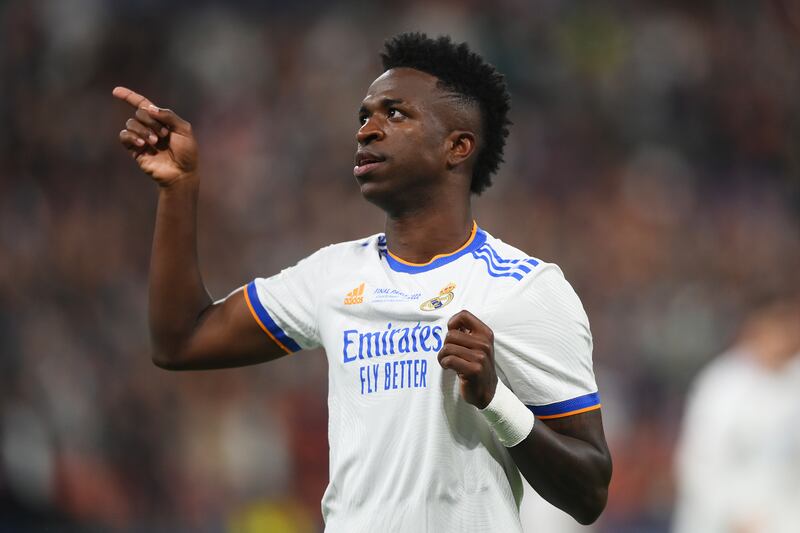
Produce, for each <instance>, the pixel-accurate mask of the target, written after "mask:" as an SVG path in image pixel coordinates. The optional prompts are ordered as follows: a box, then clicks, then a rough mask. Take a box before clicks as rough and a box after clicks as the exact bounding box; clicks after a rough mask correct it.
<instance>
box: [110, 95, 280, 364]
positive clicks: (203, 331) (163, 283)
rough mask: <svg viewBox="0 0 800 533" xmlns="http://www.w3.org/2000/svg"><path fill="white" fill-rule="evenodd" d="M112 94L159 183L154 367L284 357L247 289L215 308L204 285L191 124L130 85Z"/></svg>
mask: <svg viewBox="0 0 800 533" xmlns="http://www.w3.org/2000/svg"><path fill="white" fill-rule="evenodd" d="M113 95H114V96H115V97H116V98H118V99H120V100H122V101H124V102H127V103H128V104H129V105H130V106H131V107H132V108H133V109H135V112H134V114H133V116H132V117H131V118H129V119H128V121H127V122H126V123H125V129H123V130H122V131H121V132H120V133H119V140H120V142H121V143H122V145H123V146H124V147H125V148H126V149H127V150H128V151H129V152H130V154H131V156H132V157H133V158H134V159H135V160H136V163H138V165H139V168H141V169H142V171H144V172H145V173H146V174H148V175H149V176H150V177H151V178H152V179H153V180H154V181H155V182H156V184H157V185H158V209H157V212H156V224H155V234H154V236H153V250H152V256H151V259H150V279H149V285H150V289H149V297H150V304H149V322H150V336H151V342H152V350H153V351H152V356H153V362H154V363H155V364H156V365H158V366H160V367H162V368H167V369H171V370H191V369H209V368H226V367H232V366H243V365H248V364H254V363H260V362H263V361H269V360H271V359H275V358H277V357H280V356H282V355H285V353H286V352H284V351H283V350H282V349H281V348H280V347H279V346H278V345H277V344H275V343H274V342H272V341H271V340H270V338H269V337H268V336H267V335H265V334H264V332H263V331H261V329H260V326H259V325H258V323H257V322H256V321H255V320H254V319H253V317H252V316H251V315H250V309H249V308H248V305H247V303H246V300H245V296H244V292H243V291H241V290H240V291H237V292H235V293H234V294H232V295H231V296H230V297H228V298H226V299H225V300H222V301H220V302H217V303H215V302H214V301H213V300H212V298H211V296H210V295H209V294H208V291H207V290H206V288H205V285H204V284H203V278H202V275H201V274H200V267H199V264H198V258H197V198H198V192H199V188H200V179H199V177H198V173H197V170H198V169H197V167H198V157H197V152H198V150H197V143H196V141H195V138H194V135H193V133H192V127H191V125H190V124H189V123H188V122H186V121H185V120H183V119H182V118H180V117H179V116H178V115H176V114H175V113H174V112H173V111H171V110H169V109H162V108H159V107H157V106H155V105H154V104H153V103H152V102H151V101H150V100H148V99H147V98H145V97H144V96H142V95H140V94H137V93H135V92H133V91H131V90H130V89H127V88H125V87H116V88H115V89H114V91H113Z"/></svg>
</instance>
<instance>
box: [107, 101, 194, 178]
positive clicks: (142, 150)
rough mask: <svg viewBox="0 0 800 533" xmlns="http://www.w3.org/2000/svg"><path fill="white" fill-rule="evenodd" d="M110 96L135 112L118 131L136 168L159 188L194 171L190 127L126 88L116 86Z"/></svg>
mask: <svg viewBox="0 0 800 533" xmlns="http://www.w3.org/2000/svg"><path fill="white" fill-rule="evenodd" d="M112 94H113V95H114V96H115V97H116V98H119V99H120V100H124V101H125V102H127V103H128V104H130V105H131V106H133V108H134V109H136V112H135V113H134V114H133V116H132V117H131V118H129V119H128V121H127V122H125V129H124V130H122V131H120V132H119V141H120V142H121V143H122V146H124V147H125V148H127V149H128V151H129V152H130V153H131V155H132V157H133V158H134V159H135V160H136V162H137V163H138V164H139V168H141V169H142V170H143V171H144V172H145V173H147V174H148V175H150V176H151V177H152V178H153V179H154V180H155V181H156V183H158V184H159V185H160V186H162V187H168V186H170V185H172V184H173V183H176V182H177V181H179V180H181V179H183V178H185V177H187V176H191V175H193V173H194V172H195V170H197V142H196V141H195V139H194V135H193V134H192V126H191V124H189V123H188V122H186V121H185V120H183V119H182V118H180V117H179V116H178V115H176V114H175V113H174V112H173V111H171V110H169V109H162V108H160V107H156V106H155V105H154V104H153V102H151V101H150V100H148V99H147V98H145V97H144V96H142V95H140V94H137V93H135V92H133V91H131V90H130V89H127V88H125V87H115V88H114V91H113V93H112Z"/></svg>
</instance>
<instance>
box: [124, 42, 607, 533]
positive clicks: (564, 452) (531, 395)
mask: <svg viewBox="0 0 800 533" xmlns="http://www.w3.org/2000/svg"><path fill="white" fill-rule="evenodd" d="M382 58H383V63H384V68H385V72H384V73H383V74H382V75H381V76H380V77H378V78H377V79H376V80H375V81H374V82H373V83H372V85H371V86H370V87H369V89H368V90H367V95H366V97H365V98H364V100H363V102H362V104H361V109H360V111H359V115H358V116H359V122H360V128H359V130H358V132H357V134H356V140H357V152H356V157H355V163H356V166H355V169H354V174H355V177H356V180H357V182H358V184H359V186H360V187H361V193H362V194H363V196H364V197H365V198H366V199H367V200H369V201H370V202H373V203H375V204H376V205H378V206H379V207H381V208H382V209H383V210H384V211H385V212H386V227H385V233H384V234H378V235H373V236H372V237H368V238H366V239H361V240H357V241H353V242H346V243H341V244H335V245H331V246H328V247H327V248H323V249H321V250H319V251H317V252H316V253H314V254H312V255H311V256H309V257H308V258H306V259H304V260H303V261H301V262H300V263H298V264H297V265H296V266H294V267H292V268H289V269H286V270H284V271H283V272H281V273H280V274H278V275H277V276H274V277H272V278H269V279H256V280H255V281H253V282H251V283H249V284H248V285H246V286H245V287H243V288H242V289H241V290H239V291H237V292H235V293H233V294H232V295H230V296H229V297H228V298H226V299H225V300H222V301H218V302H214V301H213V300H212V299H211V297H210V296H209V295H208V293H207V292H206V290H205V288H204V286H203V281H202V277H201V275H200V270H199V267H198V260H197V250H196V240H197V238H196V223H195V221H196V217H197V195H198V187H199V174H198V169H197V146H196V143H195V140H194V137H193V136H192V131H191V127H190V125H189V123H187V122H186V121H184V120H183V119H181V118H179V117H178V116H177V115H176V114H175V113H174V112H172V111H170V110H168V109H161V108H158V107H155V106H154V105H153V104H152V103H151V102H150V101H149V100H148V99H146V98H145V97H143V96H140V95H138V94H136V93H134V92H132V91H130V90H129V89H125V88H122V87H117V88H116V89H114V96H116V97H117V98H120V99H122V100H125V101H126V102H128V103H129V104H131V105H132V106H133V107H134V108H136V112H135V114H134V116H133V118H131V119H129V120H128V122H127V123H126V127H125V129H124V130H123V131H122V132H120V141H121V142H122V144H123V145H124V146H125V147H126V148H127V149H128V150H129V151H130V152H131V154H132V155H133V157H134V158H135V160H136V162H137V163H138V164H139V166H140V168H141V169H142V170H143V171H144V172H146V173H147V174H149V175H150V176H151V177H152V178H153V179H154V180H155V181H156V182H157V183H158V185H159V202H158V212H157V220H156V228H155V236H154V242H153V256H152V262H151V270H150V328H151V333H152V340H153V350H154V351H153V360H154V362H155V363H156V364H157V365H159V366H161V367H163V368H167V369H174V370H178V369H200V368H206V369H207V368H221V367H231V366H239V365H248V364H254V363H260V362H263V361H270V360H272V359H275V358H278V357H281V356H283V355H285V354H287V353H292V352H295V351H297V350H301V349H307V348H313V347H317V346H324V347H325V351H326V353H327V357H328V365H329V382H330V387H329V401H328V404H329V408H330V413H329V416H330V430H329V440H330V483H329V485H328V488H327V490H326V492H325V496H324V498H323V502H322V507H323V515H324V517H325V522H326V530H327V531H334V532H335V531H347V532H359V531H413V532H418V531H432V532H442V531H458V532H465V531H502V532H512V531H519V530H520V522H519V516H518V506H519V502H520V499H521V497H522V485H521V479H520V477H519V473H520V472H522V474H523V475H524V476H525V478H526V479H527V480H528V481H529V482H530V484H531V485H532V486H533V487H534V488H535V489H536V490H537V491H538V492H539V493H540V494H541V495H542V496H543V497H545V498H546V499H547V500H548V501H550V502H551V503H553V504H554V505H556V506H558V507H560V508H561V509H563V510H565V511H566V512H568V513H569V514H571V515H572V516H573V517H575V519H576V520H578V521H579V522H581V523H591V522H593V521H594V520H595V519H596V518H597V517H598V516H599V514H600V513H601V511H602V510H603V508H604V507H605V503H606V497H607V488H608V484H609V480H610V477H611V460H610V456H609V453H608V449H607V447H606V443H605V438H604V435H603V427H602V421H601V416H600V403H599V397H598V395H597V387H596V385H595V380H594V374H593V370H592V361H591V350H592V339H591V333H590V331H589V325H588V320H587V318H586V314H585V313H584V310H583V307H582V306H581V303H580V301H579V299H578V297H577V296H576V295H575V293H574V291H573V290H572V287H571V286H570V285H569V284H568V283H567V282H566V281H565V280H564V277H563V275H562V274H561V271H560V270H559V269H558V267H557V266H555V265H553V264H548V263H545V262H542V261H539V260H537V259H533V258H531V257H528V256H527V255H526V254H524V253H522V252H520V251H519V250H517V249H515V248H513V247H511V246H509V245H507V244H505V243H503V242H502V241H499V240H497V239H495V238H494V237H492V236H491V235H489V234H488V233H486V232H485V231H483V230H482V229H480V228H479V227H478V226H477V224H475V223H474V222H473V219H472V215H471V210H470V201H471V195H472V193H476V194H477V193H480V192H481V191H483V190H484V189H485V188H486V187H487V186H488V185H489V184H490V176H491V174H492V173H493V172H494V171H495V170H496V169H497V167H498V165H499V163H500V162H501V161H502V152H503V146H504V144H505V137H506V136H507V134H508V129H507V126H508V124H509V121H508V119H507V113H508V110H509V104H508V101H509V98H508V94H507V92H506V88H505V83H504V81H503V78H502V76H501V75H500V74H498V73H497V72H496V71H495V69H494V68H493V67H492V66H490V65H488V64H486V63H485V62H484V60H483V59H482V58H481V57H479V56H477V55H476V54H474V53H472V52H470V51H469V50H468V48H467V47H466V45H464V44H461V45H455V44H453V43H452V42H451V41H450V40H449V39H448V38H439V39H436V40H433V39H428V38H427V37H426V36H425V35H420V34H402V35H399V36H397V37H395V38H393V39H392V40H390V41H388V42H387V44H386V48H385V51H384V53H383V54H382ZM534 415H536V417H538V418H539V420H535V416H534Z"/></svg>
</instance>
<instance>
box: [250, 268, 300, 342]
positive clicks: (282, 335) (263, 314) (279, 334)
mask: <svg viewBox="0 0 800 533" xmlns="http://www.w3.org/2000/svg"><path fill="white" fill-rule="evenodd" d="M247 295H248V296H249V297H250V303H251V304H252V305H253V310H254V311H255V312H256V315H258V318H259V320H261V323H262V324H263V325H264V327H265V328H267V330H269V332H270V334H271V335H272V336H273V337H275V338H276V339H277V340H278V341H280V342H281V344H283V345H284V346H286V347H287V348H289V349H290V350H291V351H293V352H299V351H300V350H302V348H301V347H300V345H299V344H297V342H295V340H294V339H293V338H291V337H290V336H289V335H287V334H286V332H285V331H283V330H282V329H281V327H280V326H279V325H278V324H277V323H275V321H274V320H273V319H272V317H271V316H270V315H269V313H268V312H267V309H266V308H265V307H264V306H263V305H262V304H261V300H260V299H259V297H258V291H257V290H256V282H255V281H251V282H250V283H248V285H247Z"/></svg>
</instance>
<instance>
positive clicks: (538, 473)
mask: <svg viewBox="0 0 800 533" xmlns="http://www.w3.org/2000/svg"><path fill="white" fill-rule="evenodd" d="M447 326H448V332H447V336H446V337H445V341H444V346H443V347H442V350H441V351H440V352H439V356H438V357H439V364H441V366H442V367H443V368H446V369H451V370H453V371H455V372H456V373H457V374H458V377H459V379H460V382H461V396H462V397H463V398H464V400H466V401H467V402H468V403H470V404H472V405H474V406H475V407H477V408H478V409H481V410H482V412H483V413H484V415H485V416H486V418H487V421H488V422H489V424H490V425H491V426H492V427H493V429H494V430H495V433H497V434H498V436H499V437H500V440H501V442H503V444H504V445H506V446H508V447H509V448H508V449H509V452H510V454H511V457H512V458H513V459H514V462H515V463H516V465H517V468H519V470H520V472H521V473H522V475H523V476H525V479H527V480H528V483H530V484H531V487H533V488H534V489H535V490H536V492H538V493H539V494H540V495H541V496H542V497H543V498H544V499H546V500H547V501H549V502H550V503H551V504H553V505H555V506H556V507H558V508H559V509H561V510H563V511H565V512H566V513H568V514H570V515H571V516H572V517H573V518H574V519H575V520H577V521H578V522H580V523H581V524H591V523H592V522H594V521H595V520H597V518H598V517H599V516H600V513H601V512H602V511H603V509H604V508H605V506H606V500H607V498H608V485H609V483H610V481H611V455H610V454H609V452H608V447H607V445H606V441H605V436H604V434H603V422H602V418H601V416H600V410H599V409H596V410H594V411H589V412H585V413H580V414H576V415H572V416H566V417H564V418H556V419H549V420H541V419H539V420H535V421H534V417H533V413H532V412H530V411H529V410H528V408H527V407H526V406H525V405H524V404H523V403H522V402H521V401H520V400H519V399H518V398H517V397H516V396H514V393H513V392H511V391H510V390H509V389H508V388H507V387H505V385H503V384H502V383H501V382H500V381H499V380H498V378H497V373H496V371H495V361H494V334H493V332H492V330H491V329H490V328H489V327H488V326H487V325H486V324H484V323H483V322H482V321H481V320H479V319H478V318H477V317H476V316H475V315H473V314H472V313H470V312H469V311H461V312H459V313H457V314H455V315H454V316H453V317H452V318H451V319H450V321H449V322H448V324H447ZM496 397H497V401H495V398H496ZM490 403H491V404H492V405H490Z"/></svg>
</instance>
